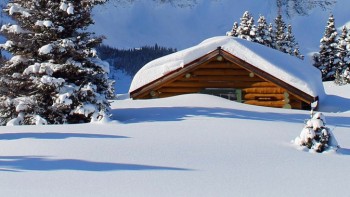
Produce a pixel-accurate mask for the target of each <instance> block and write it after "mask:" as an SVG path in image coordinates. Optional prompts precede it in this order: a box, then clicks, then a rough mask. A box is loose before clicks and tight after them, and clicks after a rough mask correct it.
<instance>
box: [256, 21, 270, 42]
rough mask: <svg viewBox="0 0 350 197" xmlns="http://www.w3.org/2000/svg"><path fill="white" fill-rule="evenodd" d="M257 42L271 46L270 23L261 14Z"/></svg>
mask: <svg viewBox="0 0 350 197" xmlns="http://www.w3.org/2000/svg"><path fill="white" fill-rule="evenodd" d="M255 40H256V42H258V43H260V44H262V45H265V46H268V47H271V42H272V39H271V35H270V32H269V30H268V25H267V22H266V19H265V17H264V16H260V17H259V19H258V27H257V31H256V38H255Z"/></svg>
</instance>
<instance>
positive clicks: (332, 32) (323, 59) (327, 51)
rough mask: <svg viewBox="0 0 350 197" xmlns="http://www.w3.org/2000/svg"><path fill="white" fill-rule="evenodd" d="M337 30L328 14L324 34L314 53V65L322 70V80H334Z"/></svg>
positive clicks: (331, 16) (336, 60)
mask: <svg viewBox="0 0 350 197" xmlns="http://www.w3.org/2000/svg"><path fill="white" fill-rule="evenodd" d="M337 34H338V33H337V30H336V28H335V24H334V17H333V15H330V17H329V18H328V22H327V26H326V28H325V32H324V36H323V38H322V39H321V40H320V51H319V53H316V54H314V56H313V59H314V66H316V67H317V68H318V69H320V70H321V72H322V79H323V80H324V81H330V80H334V78H335V76H334V75H335V73H336V70H337V64H338V62H339V61H338V60H339V59H337V57H336V54H337V51H338V49H337V46H338V42H337Z"/></svg>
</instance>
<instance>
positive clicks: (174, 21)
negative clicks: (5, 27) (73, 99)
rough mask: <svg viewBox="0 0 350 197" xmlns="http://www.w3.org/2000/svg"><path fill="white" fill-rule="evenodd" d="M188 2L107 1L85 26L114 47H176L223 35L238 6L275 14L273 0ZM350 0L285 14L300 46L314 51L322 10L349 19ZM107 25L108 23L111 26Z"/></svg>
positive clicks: (324, 18) (269, 18)
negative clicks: (304, 13)
mask: <svg viewBox="0 0 350 197" xmlns="http://www.w3.org/2000/svg"><path fill="white" fill-rule="evenodd" d="M196 2H197V4H195V5H193V6H185V7H180V6H173V5H172V4H169V3H168V4H166V3H165V4H159V3H157V1H149V0H137V1H134V3H132V4H124V5H123V6H118V7H116V6H115V4H113V1H112V2H110V3H109V4H107V5H104V6H101V7H98V8H96V9H95V11H94V16H95V20H96V25H95V26H93V27H92V28H91V29H92V30H93V31H96V32H97V34H103V35H106V36H107V40H106V41H105V42H106V43H107V44H110V45H112V46H114V47H119V48H133V47H140V46H144V45H153V44H155V43H157V44H159V45H160V46H166V47H176V48H177V49H179V50H181V49H184V48H187V47H190V46H193V45H196V44H198V43H199V42H200V41H202V40H204V39H207V38H209V37H213V36H220V35H225V33H226V31H229V30H230V29H231V28H232V24H233V22H234V21H239V19H240V17H241V16H242V14H243V12H244V11H246V10H248V11H250V12H251V13H252V14H253V16H254V18H255V19H256V20H257V18H258V16H259V15H260V14H261V15H264V16H266V18H267V21H268V22H273V19H274V18H275V16H276V14H277V9H276V6H275V0H266V1H255V0H246V1H241V0H215V1H206V0H198V1H196ZM349 6H350V1H348V0H337V3H336V4H335V5H334V6H332V7H330V8H329V10H326V11H324V10H322V9H320V8H316V9H312V10H311V11H310V12H309V16H294V17H292V18H290V19H287V18H286V17H285V20H286V22H287V23H291V24H292V25H293V28H294V29H293V31H294V34H295V36H296V39H297V41H298V42H299V44H300V47H301V52H302V53H304V54H307V53H309V52H313V51H318V46H319V40H320V38H321V37H322V35H323V33H324V27H325V25H326V22H327V19H328V16H329V14H330V13H333V14H334V17H335V20H336V25H337V26H338V27H341V26H342V25H344V24H346V23H347V22H349V21H350V18H349V15H348V7H349ZM111 27H112V28H111Z"/></svg>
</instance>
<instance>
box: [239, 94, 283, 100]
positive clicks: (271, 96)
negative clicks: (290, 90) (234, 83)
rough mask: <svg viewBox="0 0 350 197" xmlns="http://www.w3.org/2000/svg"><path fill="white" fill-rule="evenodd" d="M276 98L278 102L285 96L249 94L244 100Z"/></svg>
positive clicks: (245, 95)
mask: <svg viewBox="0 0 350 197" xmlns="http://www.w3.org/2000/svg"><path fill="white" fill-rule="evenodd" d="M264 97H266V98H269V97H270V98H275V99H277V100H280V101H282V100H283V99H284V95H283V94H253V93H248V94H244V96H243V99H244V100H256V99H257V98H264Z"/></svg>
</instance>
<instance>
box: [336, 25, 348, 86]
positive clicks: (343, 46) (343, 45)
mask: <svg viewBox="0 0 350 197" xmlns="http://www.w3.org/2000/svg"><path fill="white" fill-rule="evenodd" d="M347 38H348V29H347V28H346V26H343V28H342V32H341V34H340V35H339V38H338V46H337V53H336V59H335V63H336V74H335V76H334V77H335V79H334V82H335V83H336V84H338V85H343V84H345V83H346V78H344V75H343V73H344V71H345V70H346V68H347V65H348V63H349V59H348V49H347V46H348V42H347Z"/></svg>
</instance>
